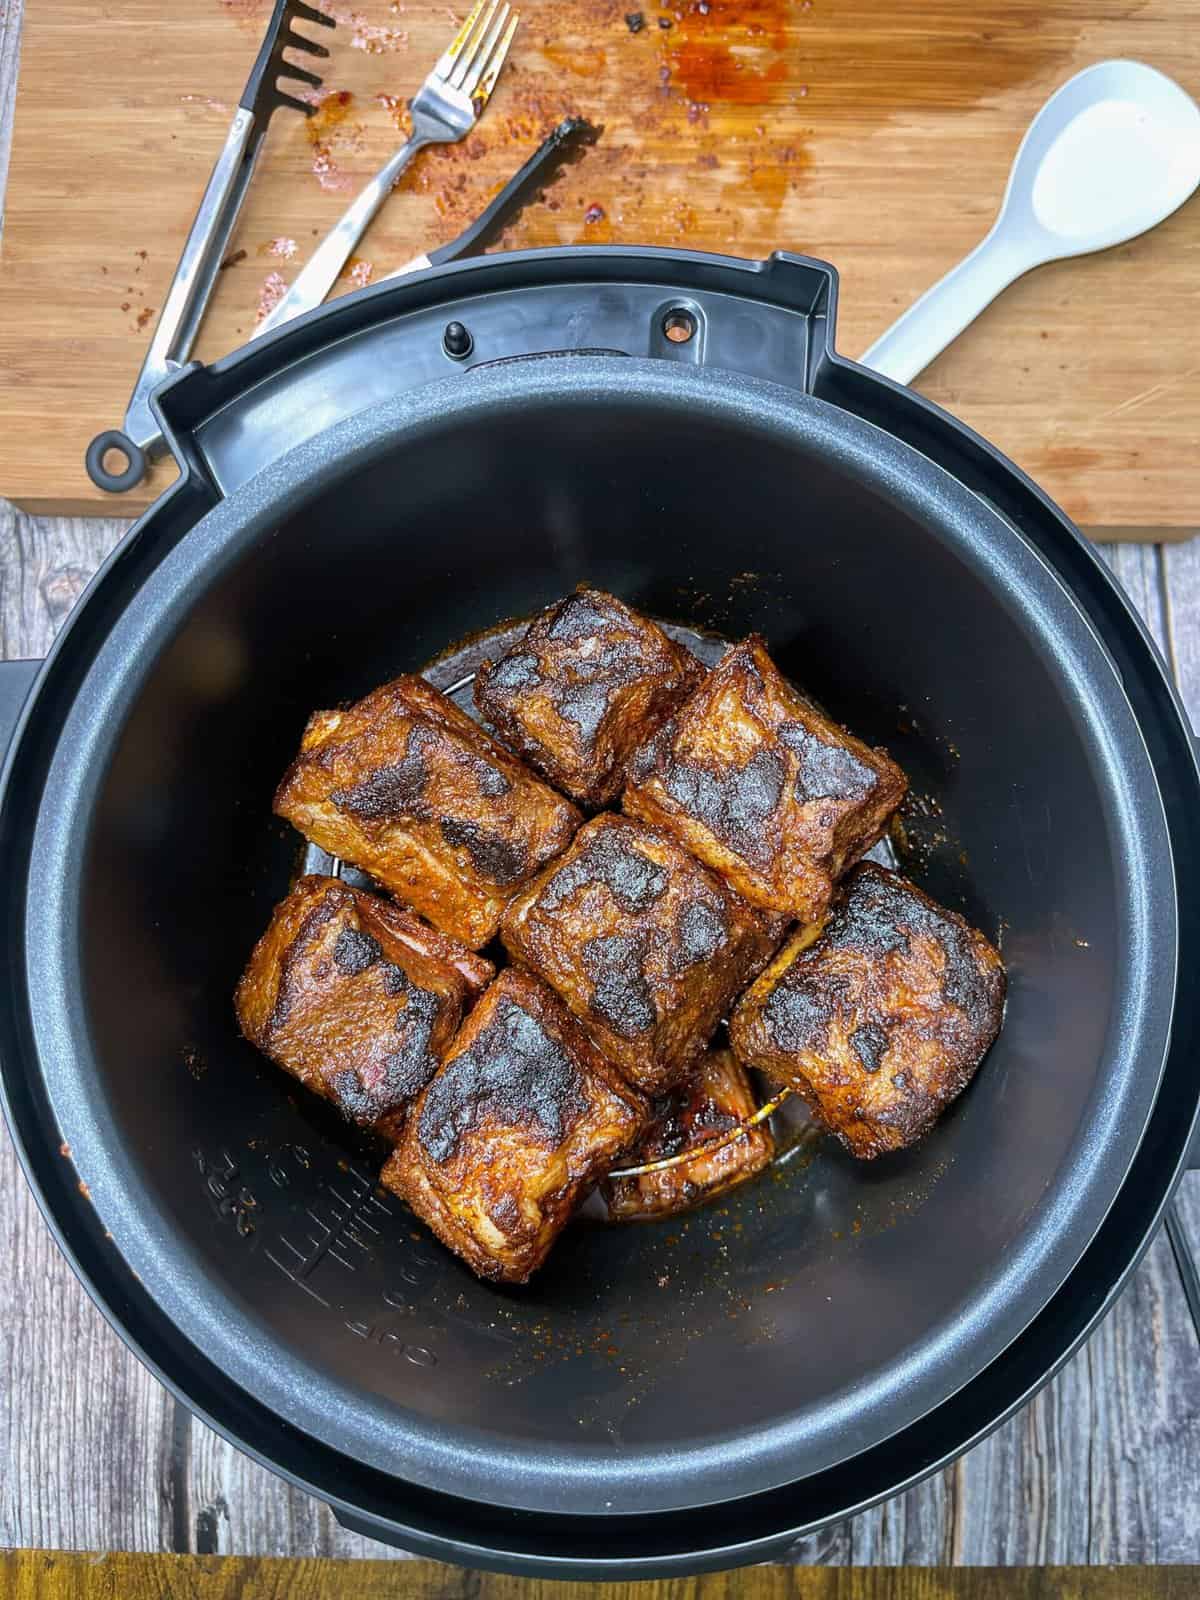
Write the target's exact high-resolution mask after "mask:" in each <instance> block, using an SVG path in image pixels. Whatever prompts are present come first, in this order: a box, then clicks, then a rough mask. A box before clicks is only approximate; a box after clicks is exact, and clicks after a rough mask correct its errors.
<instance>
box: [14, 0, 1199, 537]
mask: <svg viewBox="0 0 1200 1600" xmlns="http://www.w3.org/2000/svg"><path fill="white" fill-rule="evenodd" d="M518 4H519V5H520V8H521V10H522V13H523V18H524V20H523V25H522V28H521V31H520V33H519V34H518V38H517V44H516V46H515V48H514V51H513V55H512V57H511V64H510V66H509V67H508V68H507V69H506V71H505V75H504V77H503V79H502V81H501V85H500V88H499V89H498V91H497V93H496V95H495V97H494V99H493V101H492V104H491V106H490V107H489V109H488V111H487V113H486V115H485V117H484V119H483V121H482V123H481V124H480V127H479V129H478V131H477V132H476V133H475V134H474V135H473V136H472V137H471V138H469V139H468V140H467V141H466V142H465V143H464V144H462V145H459V146H454V147H450V148H447V149H442V150H439V151H434V152H429V153H426V154H425V155H423V156H421V157H420V158H419V160H418V162H417V164H416V165H415V167H414V168H413V169H411V170H410V172H409V174H408V176H407V178H406V179H405V180H404V181H403V183H402V185H401V187H400V188H399V190H398V191H397V193H396V194H395V195H394V196H393V197H392V198H391V200H390V201H389V203H388V205H387V207H386V208H385V211H384V213H383V214H382V216H381V217H380V218H379V220H378V221H377V222H376V223H375V225H374V227H373V228H372V229H371V231H370V233H369V234H368V236H367V238H366V239H365V241H364V243H363V246H362V250H361V258H360V260H359V261H357V262H356V263H355V266H354V273H353V275H352V276H354V277H356V278H357V279H359V280H362V279H365V278H367V277H369V276H370V274H372V273H375V274H377V275H378V274H382V273H383V272H385V271H387V270H389V269H390V268H391V267H393V266H395V265H398V264H399V263H400V262H402V261H404V260H405V259H407V258H408V257H410V256H412V255H413V254H415V253H417V252H418V251H420V250H423V249H426V248H428V247H429V246H430V245H432V244H436V243H439V242H441V241H444V240H446V239H449V238H451V237H452V236H453V235H454V234H455V233H456V232H457V231H458V230H459V229H460V228H461V226H462V225H463V224H464V223H465V222H466V221H467V219H468V218H469V217H470V216H472V215H473V214H474V213H475V212H476V211H478V210H479V208H480V207H481V206H482V205H483V204H484V203H485V201H486V200H487V199H488V197H489V196H490V195H491V194H492V193H494V191H495V190H496V189H497V188H498V187H499V185H500V184H501V183H502V182H503V180H504V179H505V178H506V177H508V176H509V175H510V174H511V173H512V171H514V170H515V168H516V167H517V166H518V165H519V164H520V162H521V161H522V160H523V159H524V158H525V157H526V156H527V155H528V154H529V153H530V151H532V150H533V149H534V148H535V146H536V145H537V143H538V142H539V140H540V139H541V138H542V137H543V135H544V134H545V133H546V132H547V131H548V130H549V129H550V128H551V127H552V126H553V124H554V123H555V122H556V121H557V120H558V119H559V118H560V117H561V116H563V115H564V114H566V113H568V112H578V113H581V114H584V115H586V116H588V117H590V118H591V119H592V120H593V121H599V122H602V123H603V124H604V128H605V131H604V137H603V139H602V141H601V143H600V145H599V146H598V147H597V148H596V149H595V150H594V151H592V152H591V153H590V154H588V156H587V157H586V159H585V160H584V161H583V162H582V163H580V164H579V165H578V166H576V167H573V168H572V169H570V170H569V171H568V172H566V173H565V174H564V175H563V177H562V178H561V179H560V180H559V182H558V183H557V184H556V185H555V187H554V189H553V190H552V192H551V194H550V196H549V198H548V200H547V202H546V203H545V204H542V205H540V206H537V207H535V208H533V209H531V210H529V211H527V212H526V213H525V214H524V216H523V217H522V218H521V219H520V221H519V222H518V223H516V224H515V225H514V226H513V228H512V229H511V230H510V232H509V235H508V237H507V239H506V240H505V244H506V245H508V246H510V247H514V248H516V247H526V246H533V245H549V244H568V243H611V242H621V243H626V242H627V243H638V244H663V245H684V244H686V245H689V246H692V247H697V248H701V249H710V250H723V251H730V252H733V253H736V254H740V255H744V256H761V255H764V254H766V253H768V252H769V251H771V250H772V249H774V248H786V249H790V250H801V251H807V252H809V253H811V254H813V255H817V256H821V257H824V258H826V259H828V260H830V261H832V262H834V263H835V264H836V265H837V266H838V267H839V268H840V270H841V274H842V300H841V319H840V326H839V329H838V344H839V348H840V349H842V350H843V351H844V352H846V353H847V354H849V355H855V354H858V353H859V352H861V351H862V350H863V349H864V348H865V347H866V346H867V345H868V344H869V343H870V341H871V340H872V339H873V338H874V337H875V336H876V335H877V334H878V333H880V332H881V331H882V330H883V329H884V328H885V327H886V326H887V324H888V323H889V322H890V321H891V320H892V319H893V318H894V317H895V316H896V315H897V314H898V313H899V312H900V311H901V310H903V309H904V308H905V307H906V306H907V305H908V304H910V302H911V301H912V300H913V299H915V298H916V296H917V295H918V294H919V293H920V292H921V291H922V290H923V289H924V288H925V287H926V286H927V285H928V284H930V283H931V282H932V281H933V280H934V279H936V278H937V277H938V276H939V275H940V274H941V273H943V272H944V271H945V270H946V269H947V268H948V267H950V266H951V265H952V264H953V263H954V262H955V261H956V260H957V259H958V258H959V257H960V256H962V255H963V254H964V253H965V252H966V251H967V250H968V249H969V248H970V247H971V246H972V245H973V244H974V243H975V242H976V241H977V240H978V239H979V238H980V237H981V235H982V234H983V233H984V232H985V231H986V230H987V228H988V226H989V225H990V222H991V219H992V217H993V215H994V213H995V209H996V205H997V202H998V199H999V196H1000V194H1001V193H1002V190H1003V187H1004V182H1005V177H1006V174H1007V171H1008V167H1009V163H1010V161H1011V159H1012V155H1013V152H1014V150H1015V148H1016V145H1017V143H1018V141H1019V139H1020V136H1021V133H1022V131H1023V130H1024V128H1025V126H1026V124H1027V122H1028V120H1029V118H1030V117H1031V116H1032V114H1033V113H1034V111H1036V109H1037V107H1038V106H1039V105H1040V104H1041V102H1042V101H1043V99H1044V98H1045V97H1046V95H1047V94H1048V93H1049V92H1050V91H1051V90H1052V89H1053V88H1054V87H1055V86H1056V85H1057V84H1059V83H1061V82H1062V81H1063V80H1064V79H1065V78H1067V77H1068V76H1070V74H1071V73H1073V72H1075V71H1077V70H1078V69H1079V68H1080V67H1083V66H1085V65H1087V64H1088V63H1089V62H1092V61H1096V60H1099V59H1102V58H1104V57H1106V56H1117V55H1127V56H1135V57H1139V58H1140V59H1142V60H1144V61H1148V62H1150V63H1151V64H1152V65H1155V66H1158V67H1160V68H1162V69H1163V70H1165V71H1167V72H1169V73H1170V74H1171V75H1172V76H1174V77H1175V78H1176V79H1177V80H1178V81H1179V82H1181V83H1182V84H1183V86H1184V87H1185V88H1186V89H1188V90H1189V91H1190V92H1191V93H1192V94H1194V95H1198V96H1200V0H665V3H664V0H518ZM635 6H640V7H642V10H641V11H639V12H638V13H637V14H636V16H633V17H627V15H626V13H627V12H630V10H631V8H632V7H635ZM331 9H332V10H333V12H334V14H335V15H336V17H337V19H338V23H339V26H338V30H337V32H336V34H334V35H332V37H331V39H330V42H331V44H332V48H333V55H332V57H331V59H330V61H329V62H328V63H326V64H325V66H326V77H325V83H324V86H323V89H322V90H321V91H319V92H318V93H319V95H320V96H321V103H320V108H319V110H318V112H317V114H316V115H315V116H314V117H313V119H312V120H311V121H310V122H309V123H308V124H307V125H306V124H305V123H304V122H303V121H302V119H300V118H299V117H297V116H291V115H288V114H285V113H280V114H278V115H277V116H276V119H275V122H274V124H273V126H272V130H271V134H270V137H269V140H268V144H267V149H266V152H265V155H264V160H263V163H262V165H261V167H260V169H259V174H258V176H257V178H256V180H255V184H254V187H253V188H252V190H251V194H250V199H249V202H248V205H247V208H246V211H245V213H244V214H243V219H242V224H241V227H240V230H239V234H238V237H237V238H236V240H235V241H234V243H233V245H232V247H231V250H230V255H229V261H228V266H227V268H226V270H225V271H224V272H223V273H222V274H221V279H220V284H219V288H218V291H217V294H216V298H215V300H214V303H213V306H212V310H211V313H210V316H209V319H208V321H207V323H206V325H205V327H204V329H203V332H202V335H201V340H200V346H199V350H198V354H199V355H200V356H201V357H213V356H216V355H219V354H220V353H222V352H224V351H226V350H229V349H231V348H233V347H234V346H236V345H237V344H239V343H241V342H242V341H243V340H244V339H245V337H246V336H247V334H248V333H249V332H250V330H251V328H252V327H253V326H254V322H255V318H256V316H257V315H258V314H259V312H260V310H261V308H262V307H263V306H264V305H265V304H267V303H268V302H269V301H270V299H271V296H272V294H273V293H275V292H277V290H278V289H279V287H280V285H281V283H282V282H284V281H286V280H287V279H288V278H289V277H290V276H291V275H292V274H293V272H294V271H295V270H296V268H297V266H298V265H299V263H301V262H302V261H303V259H304V257H305V256H306V254H307V252H308V251H309V249H310V248H311V247H312V245H313V243H314V241H315V240H316V239H317V238H318V236H319V235H320V234H322V233H323V232H324V231H325V230H326V229H327V228H328V227H329V226H330V225H331V224H332V223H333V222H334V220H335V219H336V217H337V216H338V215H339V213H340V211H341V209H342V208H343V206H344V205H345V204H346V203H347V201H348V200H349V199H350V197H351V196H352V195H353V194H354V192H355V191H356V189H357V187H358V186H359V184H360V183H361V182H362V181H363V180H364V179H365V178H366V177H367V176H368V175H369V174H370V173H371V172H372V171H373V170H374V169H375V168H376V167H377V166H378V165H379V164H380V163H381V162H382V160H383V159H384V158H385V157H386V156H387V155H388V154H389V153H390V151H391V150H392V148H394V146H395V145H396V144H397V143H398V141H399V140H400V138H401V134H402V129H403V126H404V121H405V112H404V103H405V100H406V98H407V97H408V96H410V95H411V94H412V93H413V92H414V91H415V89H416V87H417V85H418V83H419V82H420V80H421V78H422V77H423V76H424V74H425V72H426V70H427V69H428V67H429V66H430V64H431V63H432V62H433V60H434V59H435V57H436V56H437V54H438V52H439V51H440V50H441V48H442V47H443V45H444V44H445V43H446V41H447V40H448V38H449V37H450V35H451V33H452V32H453V31H454V28H455V27H456V26H457V23H458V20H459V19H460V17H461V15H462V9H461V5H460V0H454V3H453V4H447V3H445V0H352V7H348V6H347V5H346V4H344V3H342V0H337V3H334V4H333V5H332V7H331ZM269 10H270V0H188V4H186V5H183V4H174V3H168V0H120V3H116V0H113V3H111V4H98V3H97V0H27V11H26V19H25V32H24V38H23V43H22V60H21V73H20V80H19V83H20V87H19V99H18V104H17V110H16V126H15V137H14V147H13V156H12V166H11V172H10V178H9V189H8V205H7V217H6V221H5V230H4V235H3V246H2V257H0V493H3V494H5V495H8V496H9V497H10V498H12V499H14V500H16V501H17V502H18V504H20V505H22V506H25V507H27V508H29V509H30V510H36V511H40V512H87V511H96V512H105V513H107V514H110V515H112V514H120V513H121V512H124V511H128V512H129V513H130V514H133V512H135V511H137V510H140V509H141V508H142V507H143V506H144V505H146V504H147V503H148V501H149V500H150V499H151V498H153V495H154V494H155V493H157V492H158V491H159V489H161V487H162V486H163V485H164V484H165V482H167V481H168V479H169V477H170V469H169V468H167V467H160V468H159V469H158V471H157V473H156V475H155V477H154V478H153V479H152V480H151V482H150V486H149V487H147V485H143V487H142V489H141V490H139V491H137V492H135V493H133V494H130V495H127V496H124V497H121V498H119V499H114V498H112V497H109V496H105V495H102V494H101V493H100V492H99V491H97V490H95V489H94V488H93V487H92V486H91V484H90V483H89V481H88V479H87V477H86V475H85V473H84V470H83V452H84V448H85V446H86V444H87V442H88V439H89V438H90V437H91V436H92V434H93V433H95V432H96V431H98V430H99V429H100V428H102V427H108V426H112V425H115V424H118V423H119V422H120V419H121V417H122V414H123V412H124V408H125V403H126V399H127V396H128V393H129V389H130V386H131V383H132V381H133V378H134V375H135V373H136V371H137V368H138V366H139V364H140V361H141V357H142V354H143V351H144V349H145V346H146V343H147V341H148V339H149V337H150V334H151V331H152V328H153V323H154V319H155V317H156V315H157V312H158V308H159V307H160V305H161V303H162V299H163V295H164V292H165V289H166V285H167V283H168V281H169V279H170V276H171V272H172V270H173V268H174V265H175V261H176V258H177V256H178V253H179V249H180V246H181V245H182V242H183V239H184V236H185V234H186V232H187V229H188V226H189V224H190V221H191V218H192V213H193V210H194V208H195V205H196V202H197V199H198V197H199V195H200V192H201V190H202V188H203V185H204V183H205V180H206V178H207V176H208V172H209V168H210V166H211V164H212V161H213V159H214V158H215V155H216V153H217V151H218V150H219V148H220V146H221V143H222V140H223V138H224V134H225V129H226V126H227V124H228V122H229V117H230V113H231V108H232V105H233V102H234V101H235V100H236V97H237V95H238V93H239V91H240V89H241V86H242V83H243V80H244V78H245V75H246V72H247V70H248V67H249V63H250V61H251V59H252V58H253V56H254V53H255V50H256V48H257V43H258V39H259V36H260V34H261V30H262V27H263V24H264V21H265V18H266V16H267V14H268V13H269ZM638 19H640V26H639V25H638ZM323 37H327V38H328V37H330V36H328V35H323ZM305 59H306V60H307V59H308V58H305ZM352 286H353V284H352V282H351V278H350V277H347V278H346V279H345V280H344V287H346V288H350V287H352ZM919 387H920V388H921V389H922V390H923V391H924V392H925V393H926V394H928V395H930V396H931V397H932V398H933V399H935V400H937V401H938V402H939V403H940V404H942V405H944V406H946V407H947V408H948V409H949V410H951V411H953V412H955V413H956V414H957V415H959V416H961V417H963V418H965V419H966V421H968V422H969V423H971V424H972V425H973V426H974V427H976V428H978V429H979V430H980V432H982V433H983V434H985V435H986V436H987V437H989V438H990V439H992V440H994V441H995V442H996V443H997V444H999V445H1000V446H1001V447H1003V448H1004V449H1006V450H1007V451H1008V452H1009V453H1010V454H1011V455H1012V456H1013V457H1014V458H1015V459H1016V460H1017V461H1018V462H1019V463H1020V464H1021V465H1022V466H1023V467H1025V468H1026V470H1027V471H1029V472H1030V473H1031V474H1032V475H1033V476H1034V477H1035V478H1036V479H1037V480H1038V481H1039V482H1041V483H1042V484H1043V485H1044V487H1045V488H1046V489H1047V490H1048V491H1049V492H1050V493H1051V494H1052V495H1054V496H1055V497H1056V498H1057V499H1058V500H1060V501H1061V502H1062V504H1063V505H1064V506H1065V507H1066V509H1067V510H1068V511H1069V512H1071V513H1072V515H1073V516H1075V517H1076V518H1077V519H1078V520H1079V521H1080V522H1081V523H1082V524H1084V525H1085V526H1086V527H1087V528H1088V529H1089V531H1091V532H1093V533H1094V534H1096V535H1098V536H1101V537H1120V538H1131V537H1156V538H1157V537H1177V536H1184V535H1187V534H1190V533H1194V532H1196V531H1197V527H1198V525H1200V200H1193V201H1191V202H1190V203H1189V205H1187V206H1185V207H1184V208H1183V209H1182V211H1180V212H1178V213H1177V214H1176V215H1175V216H1174V217H1173V218H1171V219H1170V220H1169V221H1168V222H1167V223H1165V224H1164V225H1163V226H1162V227H1160V228H1159V229H1157V230H1156V231H1155V232H1154V233H1152V234H1150V235H1148V236H1146V237H1144V238H1142V239H1138V240H1135V241H1134V242H1133V243H1132V244H1129V245H1125V246H1123V247H1121V248H1120V249H1117V250H1112V251H1109V252H1107V253H1105V254H1104V255H1100V256H1092V257H1088V258H1085V259H1082V260H1078V261H1074V262H1068V263H1062V264H1058V265H1055V266H1051V267H1044V268H1042V269H1041V270H1040V271H1038V272H1036V273H1033V274H1031V275H1030V276H1028V277H1027V278H1025V279H1024V280H1023V281H1022V282H1020V283H1019V284H1017V285H1016V286H1015V287H1014V288H1012V289H1010V290H1009V291H1008V292H1007V293H1006V294H1005V295H1003V296H1002V297H1001V299H1000V300H999V301H998V302H997V303H996V304H995V305H993V306H992V307H991V308H990V309H989V310H988V311H987V312H986V313H985V314H984V316H983V317H982V318H981V319H980V320H979V321H978V322H977V323H976V324H975V326H974V327H972V328H971V329H969V330H968V332H967V333H966V334H965V335H964V336H963V337H962V338H961V339H959V340H958V342H957V343H956V344H955V345H954V346H953V347H952V348H951V349H950V350H949V351H948V352H947V353H946V354H945V355H944V356H943V357H941V359H940V360H939V361H938V362H937V363H936V365H935V366H933V367H932V368H930V369H929V371H928V372H927V373H926V374H925V375H924V377H923V378H922V379H921V380H920V383H919Z"/></svg>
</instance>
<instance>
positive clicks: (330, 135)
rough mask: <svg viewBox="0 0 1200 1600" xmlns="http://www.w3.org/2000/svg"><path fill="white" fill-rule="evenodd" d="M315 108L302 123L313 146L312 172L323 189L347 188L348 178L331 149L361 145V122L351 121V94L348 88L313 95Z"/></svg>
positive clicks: (356, 147)
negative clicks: (349, 119)
mask: <svg viewBox="0 0 1200 1600" xmlns="http://www.w3.org/2000/svg"><path fill="white" fill-rule="evenodd" d="M312 99H313V102H314V104H315V105H316V108H317V109H316V110H315V111H314V112H313V114H312V116H310V117H309V118H308V119H307V120H306V121H305V124H304V127H305V131H306V132H307V134H308V142H309V145H310V146H311V148H312V173H313V176H314V177H315V178H316V180H317V182H318V183H319V184H320V185H321V187H322V189H346V188H348V187H349V185H350V179H349V178H348V177H347V176H346V174H345V173H344V172H342V171H341V170H340V168H339V167H338V164H337V159H336V156H335V155H334V151H335V150H337V149H339V148H346V149H350V150H359V149H361V148H362V145H363V127H362V124H361V123H350V122H349V121H348V118H349V116H350V112H351V111H352V110H353V108H354V96H353V95H352V94H351V93H350V91H349V89H334V90H331V91H330V93H329V94H324V95H314V96H313V97H312Z"/></svg>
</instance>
